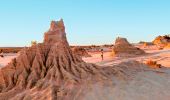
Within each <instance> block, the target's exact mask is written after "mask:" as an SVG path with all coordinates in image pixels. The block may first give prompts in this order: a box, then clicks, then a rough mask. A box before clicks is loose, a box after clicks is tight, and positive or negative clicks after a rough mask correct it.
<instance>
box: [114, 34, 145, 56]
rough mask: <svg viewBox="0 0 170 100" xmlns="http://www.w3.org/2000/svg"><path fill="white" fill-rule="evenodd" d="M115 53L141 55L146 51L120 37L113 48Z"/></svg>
mask: <svg viewBox="0 0 170 100" xmlns="http://www.w3.org/2000/svg"><path fill="white" fill-rule="evenodd" d="M113 52H114V54H115V55H141V54H145V52H144V51H143V50H141V49H139V48H137V47H134V46H133V45H131V44H130V43H129V42H128V41H127V39H126V38H121V37H118V38H117V39H116V41H115V45H114V48H113Z"/></svg>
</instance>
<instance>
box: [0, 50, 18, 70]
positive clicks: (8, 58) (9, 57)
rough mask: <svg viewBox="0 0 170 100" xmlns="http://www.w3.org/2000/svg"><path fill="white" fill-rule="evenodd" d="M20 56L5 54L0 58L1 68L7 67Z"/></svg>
mask: <svg viewBox="0 0 170 100" xmlns="http://www.w3.org/2000/svg"><path fill="white" fill-rule="evenodd" d="M17 56H18V54H17V53H8V54H4V57H3V58H2V57H0V67H3V66H5V65H7V64H8V63H9V62H10V61H11V60H12V59H13V58H16V57H17Z"/></svg>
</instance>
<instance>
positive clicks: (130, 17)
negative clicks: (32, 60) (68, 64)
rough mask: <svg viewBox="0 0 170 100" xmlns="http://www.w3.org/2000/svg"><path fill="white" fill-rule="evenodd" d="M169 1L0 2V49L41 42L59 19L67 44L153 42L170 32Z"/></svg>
mask: <svg viewBox="0 0 170 100" xmlns="http://www.w3.org/2000/svg"><path fill="white" fill-rule="evenodd" d="M169 5H170V1H169V0H0V47H11V46H28V45H30V43H31V41H32V40H36V41H37V42H42V41H43V34H44V32H46V31H48V29H49V25H50V22H51V21H52V20H56V21H57V20H59V19H60V18H62V19H63V20H64V23H65V27H66V33H67V39H68V41H69V43H70V45H91V44H95V45H101V44H113V43H114V41H115V39H116V37H118V36H119V37H125V38H127V39H128V40H129V42H131V43H137V42H139V41H152V40H153V39H154V38H155V37H156V36H158V35H164V34H169V33H170V6H169Z"/></svg>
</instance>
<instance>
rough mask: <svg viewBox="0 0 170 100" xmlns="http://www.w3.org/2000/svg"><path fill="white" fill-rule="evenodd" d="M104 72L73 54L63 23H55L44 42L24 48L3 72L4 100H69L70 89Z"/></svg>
mask: <svg viewBox="0 0 170 100" xmlns="http://www.w3.org/2000/svg"><path fill="white" fill-rule="evenodd" d="M101 72H102V70H100V69H99V68H98V66H96V65H94V64H87V63H85V62H84V61H83V60H82V59H81V58H80V57H79V56H75V55H73V54H72V51H71V49H70V47H69V44H68V42H67V39H66V33H65V27H64V23H63V20H60V21H57V22H56V21H52V22H51V26H50V29H49V30H48V31H47V32H46V33H45V34H44V42H43V43H39V44H36V45H33V46H31V47H29V48H25V49H23V50H22V51H21V52H20V55H19V56H18V57H17V58H15V59H13V60H12V61H11V62H10V63H9V64H8V65H7V66H5V67H3V68H1V69H0V100H9V99H13V100H28V99H29V100H37V98H38V99H39V100H48V99H49V100H56V99H58V98H59V97H61V98H62V99H64V100H69V98H67V97H69V95H73V94H72V92H70V88H74V87H75V86H76V85H75V84H78V83H80V82H82V81H84V80H91V79H93V78H94V77H95V76H96V78H99V79H102V77H103V78H104V75H102V74H101ZM96 78H94V79H96ZM62 88H64V90H60V89H62ZM60 92H61V93H60ZM74 93H76V92H74ZM35 94H36V95H35ZM47 98H48V99H47Z"/></svg>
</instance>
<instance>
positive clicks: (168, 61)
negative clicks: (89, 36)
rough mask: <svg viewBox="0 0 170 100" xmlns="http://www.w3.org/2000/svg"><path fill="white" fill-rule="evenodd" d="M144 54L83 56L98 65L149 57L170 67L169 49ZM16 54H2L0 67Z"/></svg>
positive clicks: (142, 60) (109, 53) (141, 60)
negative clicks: (135, 55)
mask: <svg viewBox="0 0 170 100" xmlns="http://www.w3.org/2000/svg"><path fill="white" fill-rule="evenodd" d="M145 51H146V53H148V54H146V55H141V56H137V57H129V58H127V57H113V56H111V52H104V60H103V61H102V60H101V54H100V52H93V53H89V54H90V55H92V57H86V58H83V60H84V61H85V62H88V63H95V64H98V65H101V66H102V65H106V66H111V65H115V64H119V63H121V62H124V61H125V62H126V61H129V60H137V61H140V62H145V61H147V60H149V59H152V60H153V61H157V63H158V64H161V65H163V66H165V67H170V50H145ZM17 56H18V54H16V53H10V54H4V57H3V58H2V57H0V67H2V66H5V65H7V64H8V63H9V62H10V61H11V60H12V59H13V58H15V57H17Z"/></svg>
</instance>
